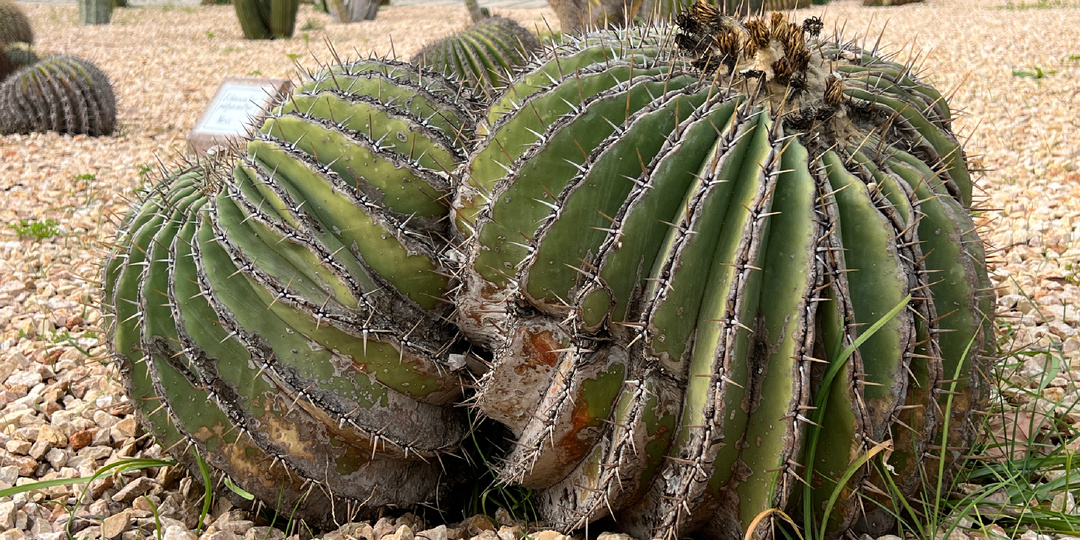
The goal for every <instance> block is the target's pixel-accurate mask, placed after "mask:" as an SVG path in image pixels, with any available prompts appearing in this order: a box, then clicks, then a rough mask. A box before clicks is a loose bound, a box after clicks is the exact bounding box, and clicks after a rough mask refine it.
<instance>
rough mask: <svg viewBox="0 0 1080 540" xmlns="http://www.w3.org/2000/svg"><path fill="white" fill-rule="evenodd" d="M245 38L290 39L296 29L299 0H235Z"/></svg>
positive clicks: (237, 14)
mask: <svg viewBox="0 0 1080 540" xmlns="http://www.w3.org/2000/svg"><path fill="white" fill-rule="evenodd" d="M233 8H235V9H236V18H237V20H238V21H239V22H240V30H241V31H242V32H243V34H244V39H288V38H291V37H292V35H293V31H295V30H296V12H297V11H298V10H299V9H300V2H299V0H233Z"/></svg>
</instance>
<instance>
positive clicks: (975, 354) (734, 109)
mask: <svg viewBox="0 0 1080 540" xmlns="http://www.w3.org/2000/svg"><path fill="white" fill-rule="evenodd" d="M676 22H677V26H676V27H666V26H650V27H635V28H630V29H625V30H613V31H603V32H596V33H592V34H586V35H584V36H569V37H566V38H564V39H563V41H562V42H561V43H559V44H557V45H554V46H552V48H551V49H550V50H549V51H547V53H546V54H545V55H544V56H543V57H542V58H540V59H539V60H537V61H535V62H533V63H532V64H530V66H528V67H527V68H526V69H524V70H523V71H521V72H519V73H517V74H516V76H515V78H514V79H513V81H512V82H511V84H510V86H509V87H508V88H507V89H506V90H505V91H504V92H503V93H502V95H501V96H500V97H498V98H496V99H494V100H493V101H491V102H489V103H481V102H479V101H478V100H476V99H475V98H473V97H472V96H471V95H470V94H469V92H468V91H467V90H464V89H462V86H461V83H459V82H456V81H452V80H450V79H447V78H445V77H443V76H441V75H437V74H435V73H431V72H427V71H425V70H423V69H422V68H417V67H414V66H411V65H409V64H404V63H400V62H394V61H390V60H382V59H368V60H359V61H353V62H338V65H336V66H334V67H331V68H328V69H327V70H325V71H323V72H321V73H318V74H312V75H310V76H309V77H308V80H307V81H306V82H303V83H302V84H301V85H300V87H299V90H298V91H297V92H296V93H295V94H294V95H293V96H292V97H291V98H289V99H288V100H286V101H285V102H284V103H282V104H281V105H280V106H279V107H278V108H277V109H275V111H273V113H272V114H271V116H270V118H269V119H268V120H267V121H266V123H265V124H264V125H263V126H262V127H261V129H259V130H258V131H257V132H256V133H255V134H253V136H252V137H251V140H250V142H249V143H248V147H247V154H246V156H244V157H238V158H235V159H233V160H231V161H230V160H225V161H224V162H213V163H204V164H201V165H195V166H191V167H187V168H183V169H180V170H177V171H174V172H173V173H171V174H170V175H168V179H167V180H166V181H165V182H162V183H160V184H158V185H157V186H155V187H154V188H153V189H152V190H151V191H150V192H149V193H148V194H147V196H146V197H145V198H144V200H143V201H142V203H141V205H140V206H139V207H137V208H136V209H135V210H134V211H133V212H132V214H131V216H129V219H128V222H127V224H126V225H125V227H124V228H123V230H122V231H121V237H120V241H119V242H118V246H119V247H118V248H117V250H116V251H115V253H114V255H113V257H112V258H111V259H110V262H109V264H108V266H107V270H106V275H105V297H106V299H107V301H108V303H109V304H110V305H111V306H112V309H113V317H114V330H113V343H114V348H115V349H116V351H117V355H118V358H119V359H120V360H121V363H122V365H123V366H124V371H125V373H127V375H128V379H129V389H130V391H131V394H132V397H133V399H134V401H135V403H136V404H137V407H138V408H139V410H140V412H141V415H142V418H143V419H144V423H146V424H147V425H148V427H149V428H150V430H151V432H152V433H154V435H155V436H157V437H158V438H159V439H160V440H161V441H162V443H163V444H165V445H167V446H173V447H176V448H182V447H183V443H184V442H185V441H190V442H191V443H192V444H193V445H194V446H195V447H196V448H197V449H198V450H199V451H200V453H202V454H203V455H204V456H207V459H208V461H210V462H211V464H212V465H213V466H214V467H215V468H216V469H217V470H218V471H219V472H220V473H221V474H224V475H227V476H229V477H230V478H231V479H232V481H233V482H235V483H236V484H237V485H240V486H241V487H243V488H244V489H245V490H247V491H249V492H251V493H253V494H255V495H256V496H257V497H258V498H259V499H261V500H262V501H264V502H266V503H268V504H271V505H274V506H280V507H283V508H284V507H289V508H291V507H292V505H293V504H299V508H300V512H301V514H302V515H303V516H305V518H307V519H310V520H312V521H316V522H322V523H327V522H329V521H330V520H332V519H341V518H344V517H351V516H352V515H353V514H355V513H357V512H359V513H360V514H370V513H371V511H372V509H374V508H377V507H379V506H399V507H400V506H410V505H413V504H418V503H420V502H432V501H434V499H435V497H436V493H437V492H438V491H439V490H440V489H442V488H443V487H445V486H441V483H443V482H444V479H449V478H456V477H457V476H458V475H455V474H453V471H454V470H455V468H460V467H461V466H462V465H461V461H460V460H458V459H456V457H455V455H456V454H458V453H459V452H460V442H461V441H462V440H463V438H464V437H466V436H467V435H468V433H469V430H470V429H473V428H471V427H470V425H469V422H468V419H467V418H466V415H465V414H464V412H463V410H462V408H461V407H460V405H461V404H464V403H471V404H472V406H473V408H474V410H475V411H477V412H478V413H480V414H481V415H482V416H483V417H486V418H489V419H492V420H495V421H497V422H498V423H500V424H502V425H503V426H505V428H507V429H508V430H509V432H510V433H512V435H513V440H512V442H511V444H509V445H508V447H507V453H506V455H505V456H503V457H502V458H501V461H500V462H499V463H498V464H497V469H498V471H499V475H500V480H501V481H502V482H505V483H508V484H514V485H519V486H524V487H527V488H530V489H533V490H534V493H535V497H534V499H535V501H536V502H537V505H538V509H539V510H540V514H541V517H542V518H543V520H544V522H545V524H546V525H547V526H550V527H553V528H557V529H560V530H564V531H571V530H574V529H577V528H580V527H583V526H585V525H587V524H589V523H591V522H594V521H596V520H599V519H602V518H605V517H609V516H610V517H613V518H614V522H615V526H616V527H617V528H619V529H621V530H623V531H625V532H628V533H630V534H632V535H634V536H635V537H638V538H667V537H672V536H677V535H684V534H687V533H690V532H693V531H695V530H700V531H701V533H702V534H706V535H707V536H710V537H717V538H735V537H742V535H743V533H744V532H745V530H746V529H747V528H748V527H749V526H750V525H751V523H752V522H753V521H754V519H755V518H756V517H758V516H759V515H761V514H762V513H763V512H766V511H767V510H768V509H770V508H776V509H786V510H787V513H788V514H789V515H793V516H796V517H797V518H801V519H802V520H803V521H804V525H805V526H808V527H825V528H826V529H828V530H830V531H840V530H846V529H851V528H855V529H857V530H863V531H883V530H885V529H887V528H888V526H889V525H890V518H889V514H888V511H886V510H882V509H881V508H880V504H879V503H883V504H887V501H884V500H882V499H880V497H881V493H883V492H886V491H888V489H887V488H886V478H885V477H884V476H883V475H892V477H891V478H889V479H888V480H889V481H890V483H891V484H895V486H896V488H895V489H897V490H898V491H899V493H901V494H902V495H904V496H913V495H914V494H916V493H917V492H918V491H919V490H920V489H922V486H923V485H924V482H930V481H931V480H932V478H933V477H934V476H935V475H936V474H937V470H938V466H939V465H941V466H943V470H944V471H946V474H951V471H952V470H953V469H954V467H955V465H956V464H957V463H958V460H959V458H960V456H961V453H962V452H963V451H964V450H965V449H966V448H968V447H969V446H970V445H971V443H972V440H973V435H974V428H973V425H972V422H971V414H972V412H973V411H975V410H977V409H978V408H979V407H981V406H982V403H983V401H984V399H985V396H986V391H987V387H986V384H985V382H984V381H983V380H982V379H981V369H980V368H981V366H982V365H983V362H984V361H985V356H983V355H984V353H985V352H986V351H987V350H988V348H989V346H990V343H991V338H992V334H991V325H990V323H989V321H988V317H989V315H990V312H991V306H992V292H991V291H990V287H989V283H988V279H987V275H986V271H985V263H984V255H983V247H982V244H981V241H980V240H979V237H978V235H977V233H976V232H975V226H974V224H973V222H972V218H971V216H970V213H969V211H968V208H969V206H970V204H971V189H972V188H971V180H970V178H969V175H968V173H967V169H966V163H965V158H964V155H963V152H962V150H961V148H960V146H959V144H957V142H956V140H955V137H954V136H953V135H952V132H951V117H950V114H951V113H950V110H949V108H948V106H947V104H946V103H945V101H944V100H943V99H942V97H941V95H940V94H939V93H938V92H937V91H936V90H934V89H933V88H932V87H930V86H928V85H926V84H925V83H923V82H922V81H920V80H918V79H916V78H915V77H914V76H913V75H912V74H911V73H910V70H908V69H906V68H905V67H904V66H901V65H898V64H895V63H893V62H891V61H888V60H885V59H882V58H879V57H878V56H877V55H876V54H875V53H874V51H864V50H860V49H859V48H857V47H855V46H854V45H852V44H849V43H844V42H842V41H840V40H839V38H835V39H826V38H821V37H819V36H818V33H819V32H820V30H821V25H820V22H819V21H817V20H816V19H809V20H807V21H805V22H804V23H803V24H802V25H796V24H794V23H793V22H790V21H788V20H787V19H786V18H785V17H784V16H783V15H780V14H772V15H770V16H768V17H764V18H755V19H750V20H739V19H734V18H730V17H727V16H724V15H722V14H720V13H719V12H718V11H717V10H715V9H714V8H710V7H709V6H707V5H705V4H701V3H699V4H697V5H695V6H693V7H692V8H691V9H690V10H688V11H687V12H686V13H683V14H681V15H680V16H679V17H678V18H677V21H676ZM143 360H145V361H143ZM474 378H475V379H476V381H478V382H475V383H474V382H473V381H474ZM207 396H209V397H211V398H212V400H211V403H213V404H214V405H215V408H213V409H211V410H207V408H206V406H205V405H204V404H203V402H204V401H205V398H206V397H207ZM947 396H951V400H952V406H951V408H949V409H946V407H945V406H944V403H945V400H946V399H949V398H948V397H947ZM161 405H164V407H162V406H161ZM946 410H948V411H949V412H950V413H951V414H950V415H949V416H946V415H945V414H944V413H945V411H946ZM946 427H947V429H946ZM886 447H887V448H888V452H886V453H885V455H886V457H884V458H881V457H878V458H875V459H874V460H870V461H868V462H867V464H865V465H859V464H860V463H861V462H862V460H864V458H865V456H868V455H871V454H872V453H876V452H877V451H878V450H880V449H881V448H886ZM942 447H943V448H944V450H942V449H941V448H942ZM939 459H943V460H944V463H941V462H939ZM886 467H887V468H886ZM852 471H853V472H852ZM440 472H444V473H446V474H444V475H442V476H440ZM845 474H848V475H849V476H850V477H849V478H848V479H847V480H846V483H843V485H838V484H840V483H841V482H840V481H841V478H842V477H844V476H845ZM445 481H448V480H445ZM836 490H839V491H838V493H839V497H838V498H837V503H836V508H835V509H834V510H833V511H832V512H831V513H830V514H828V515H827V514H826V513H827V510H828V508H827V506H828V504H827V501H828V500H829V498H830V496H831V495H832V494H833V492H834V491H836ZM327 508H333V510H334V511H327ZM757 534H758V535H759V536H765V535H767V534H768V533H767V532H766V527H762V528H761V529H760V530H758V531H757Z"/></svg>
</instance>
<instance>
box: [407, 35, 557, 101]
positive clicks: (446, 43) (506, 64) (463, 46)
mask: <svg viewBox="0 0 1080 540" xmlns="http://www.w3.org/2000/svg"><path fill="white" fill-rule="evenodd" d="M539 50H540V41H539V40H537V39H536V36H533V35H532V33H531V32H529V31H528V30H526V29H525V28H524V27H522V26H521V25H520V24H518V23H517V22H516V21H514V20H513V19H506V18H503V17H489V18H486V19H482V20H480V21H479V22H476V23H473V24H471V25H469V27H468V28H466V29H464V30H462V31H461V32H458V33H456V34H454V35H452V36H449V37H446V38H443V39H441V40H439V41H436V42H434V43H431V44H429V45H427V46H426V47H424V48H423V49H420V52H418V53H416V55H415V56H413V58H412V62H413V63H414V64H419V65H421V66H425V67H429V68H431V69H434V70H435V71H438V72H440V73H443V74H445V75H451V76H454V77H457V78H458V79H460V80H462V81H465V82H466V83H467V85H468V86H469V87H470V88H471V89H473V90H474V91H476V92H477V93H480V94H483V95H487V96H494V95H495V93H496V92H497V91H499V89H501V88H503V87H505V86H506V84H507V83H508V82H509V81H510V79H511V78H512V77H513V73H514V71H515V70H517V69H518V68H520V67H521V66H523V65H524V64H525V63H526V62H527V61H528V60H529V59H530V58H531V57H532V56H533V55H534V54H536V52H537V51H539Z"/></svg>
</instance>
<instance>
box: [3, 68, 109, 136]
mask: <svg viewBox="0 0 1080 540" xmlns="http://www.w3.org/2000/svg"><path fill="white" fill-rule="evenodd" d="M115 130H116V97H115V95H114V94H113V88H112V83H111V82H109V77H108V76H107V75H105V73H104V72H103V71H101V70H100V69H99V68H98V67H97V66H95V65H94V64H93V63H92V62H90V61H88V60H84V59H82V58H76V57H74V56H65V55H56V56H50V57H47V58H45V59H43V60H41V61H39V62H37V63H35V64H32V65H30V66H27V67H24V68H22V69H21V70H19V71H18V72H16V73H15V74H14V75H12V76H11V77H9V78H8V79H7V80H6V81H4V83H3V84H2V85H0V133H31V132H44V131H55V132H58V133H70V134H72V135H75V134H86V135H90V136H93V137H98V136H102V135H110V134H112V132H113V131H115Z"/></svg>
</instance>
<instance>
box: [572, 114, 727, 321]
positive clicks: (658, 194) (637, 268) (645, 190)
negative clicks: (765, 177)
mask: <svg viewBox="0 0 1080 540" xmlns="http://www.w3.org/2000/svg"><path fill="white" fill-rule="evenodd" d="M737 101H738V100H735V99H728V98H727V97H726V96H724V95H722V94H715V95H714V96H713V97H712V98H711V100H710V101H709V102H707V103H706V104H705V105H703V106H702V107H699V108H697V109H695V110H694V112H693V113H692V114H691V116H690V118H688V119H687V120H685V121H684V123H683V125H681V126H680V128H676V130H675V131H674V132H673V133H672V134H671V136H670V137H669V138H668V140H667V141H666V142H665V143H664V147H663V148H661V150H660V151H659V152H658V153H657V155H656V157H655V158H654V160H653V162H652V163H650V164H649V165H648V166H647V167H646V169H647V173H643V174H642V179H641V184H640V185H636V186H635V187H634V190H633V191H632V192H631V194H630V195H628V196H627V198H626V201H625V203H624V204H623V206H622V208H620V209H619V212H618V213H617V214H615V216H614V222H615V223H617V224H619V226H618V227H614V230H613V231H611V232H609V233H608V236H607V238H606V239H605V241H604V243H603V244H601V246H600V248H599V249H598V253H599V254H600V255H599V257H598V261H599V262H598V263H597V264H596V267H597V268H598V269H599V270H598V275H599V281H600V282H601V283H603V284H605V285H606V286H607V287H610V290H611V293H610V294H611V295H612V296H614V302H615V305H614V306H613V307H612V308H611V315H610V318H611V320H612V321H616V322H624V321H629V320H631V319H632V318H633V317H634V315H633V313H634V308H635V307H636V306H638V305H639V304H640V303H641V302H642V301H643V300H644V295H645V288H646V287H647V283H646V282H645V281H644V280H645V279H647V278H649V277H650V274H649V273H648V272H649V271H650V269H652V268H653V266H654V263H655V260H656V256H657V253H658V252H659V249H660V239H661V238H662V237H663V235H664V233H665V232H666V230H665V228H663V227H657V226H656V224H657V223H665V222H666V223H675V222H676V220H675V217H674V216H675V213H676V212H677V211H678V207H679V203H681V202H683V197H682V195H681V194H683V193H685V192H686V190H687V186H688V184H689V183H690V182H691V181H692V180H693V177H694V175H696V174H697V173H698V172H699V171H700V166H701V157H700V156H702V155H704V154H706V153H707V149H708V148H709V147H710V146H712V145H713V144H714V142H715V140H716V137H718V136H719V128H718V126H723V125H725V124H726V123H727V122H728V120H729V119H730V118H731V115H732V114H733V113H734V111H735V107H736V105H737ZM686 130H689V131H686ZM691 133H693V135H691ZM679 135H682V136H679ZM691 145H693V146H691ZM676 181H681V182H682V183H674V182H676ZM631 238H633V239H639V240H635V241H633V242H628V241H627V239H631ZM644 250H649V251H644ZM626 273H630V274H633V275H637V276H639V277H638V278H637V279H633V280H628V279H625V278H623V279H617V278H616V276H619V275H625V274H626ZM594 284H595V282H589V283H586V284H584V285H583V286H582V287H581V288H580V289H579V292H578V293H577V297H576V303H577V304H580V305H583V306H584V305H586V302H587V300H588V298H589V296H590V295H591V294H593V292H594V291H596V288H595V285H594ZM583 318H585V319H586V324H587V325H591V324H592V323H591V322H589V318H588V316H587V315H585V314H583ZM613 330H614V329H613Z"/></svg>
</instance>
